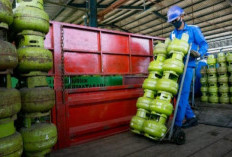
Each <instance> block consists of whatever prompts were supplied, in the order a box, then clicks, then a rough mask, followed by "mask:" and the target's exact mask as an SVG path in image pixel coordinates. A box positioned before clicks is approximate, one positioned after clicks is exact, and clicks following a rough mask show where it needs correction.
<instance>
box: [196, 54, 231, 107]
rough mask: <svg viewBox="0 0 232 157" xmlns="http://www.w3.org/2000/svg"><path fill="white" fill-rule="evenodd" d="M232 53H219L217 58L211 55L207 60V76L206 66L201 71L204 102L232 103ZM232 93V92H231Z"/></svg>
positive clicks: (202, 98) (202, 99)
mask: <svg viewBox="0 0 232 157" xmlns="http://www.w3.org/2000/svg"><path fill="white" fill-rule="evenodd" d="M231 56H232V55H231V53H230V52H228V53H227V54H225V53H222V52H221V53H218V54H217V56H215V55H213V54H212V55H209V56H208V59H207V64H208V69H207V74H208V75H206V66H203V67H202V69H201V75H202V77H201V80H200V81H201V92H202V97H201V101H202V102H210V103H221V104H228V103H230V102H231V101H230V96H229V95H230V94H229V93H230V87H229V85H231V83H232V81H231V80H230V79H229V76H228V73H231V72H232V68H231V67H232V66H231V65H230V62H231V61H232V57H231ZM231 91H232V90H231Z"/></svg>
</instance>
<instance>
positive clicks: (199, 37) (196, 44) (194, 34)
mask: <svg viewBox="0 0 232 157" xmlns="http://www.w3.org/2000/svg"><path fill="white" fill-rule="evenodd" d="M183 33H187V34H188V35H189V41H188V43H192V48H191V49H192V50H195V51H198V52H199V53H200V54H201V57H203V56H204V54H205V53H206V52H207V50H208V44H207V42H206V40H205V38H204V36H203V34H202V32H201V30H200V28H199V27H198V26H195V25H187V24H186V23H185V25H184V29H182V30H177V29H175V30H173V31H172V32H171V34H170V39H171V40H172V39H174V38H178V39H181V37H182V34H183ZM188 67H196V63H195V58H193V57H191V56H190V58H189V63H188Z"/></svg>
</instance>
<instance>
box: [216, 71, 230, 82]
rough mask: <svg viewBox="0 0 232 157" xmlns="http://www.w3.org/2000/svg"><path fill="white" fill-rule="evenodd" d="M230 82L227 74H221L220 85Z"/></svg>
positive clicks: (219, 77)
mask: <svg viewBox="0 0 232 157" xmlns="http://www.w3.org/2000/svg"><path fill="white" fill-rule="evenodd" d="M228 81H229V77H228V75H227V73H224V74H219V76H218V82H219V83H228Z"/></svg>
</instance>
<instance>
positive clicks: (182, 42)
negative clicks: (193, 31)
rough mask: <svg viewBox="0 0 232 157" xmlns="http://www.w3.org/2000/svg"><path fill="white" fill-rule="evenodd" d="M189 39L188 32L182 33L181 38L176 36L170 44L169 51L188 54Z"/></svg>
mask: <svg viewBox="0 0 232 157" xmlns="http://www.w3.org/2000/svg"><path fill="white" fill-rule="evenodd" d="M188 39H189V35H188V34H186V33H183V34H182V37H181V39H177V38H174V39H173V40H172V42H171V43H170V44H169V45H168V48H167V50H168V53H173V52H181V53H183V56H184V55H186V54H187V52H188V49H189V44H188Z"/></svg>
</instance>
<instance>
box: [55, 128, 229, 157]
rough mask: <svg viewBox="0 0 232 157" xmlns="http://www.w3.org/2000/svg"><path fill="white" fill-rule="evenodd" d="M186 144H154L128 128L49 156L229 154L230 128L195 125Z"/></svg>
mask: <svg viewBox="0 0 232 157" xmlns="http://www.w3.org/2000/svg"><path fill="white" fill-rule="evenodd" d="M185 133H186V143H185V144H184V145H175V144H171V143H157V142H154V141H152V140H149V139H147V138H145V137H143V136H138V135H135V134H133V133H131V132H130V131H128V132H124V133H121V134H117V135H114V136H110V137H106V138H103V139H99V140H96V141H92V142H89V143H85V144H81V145H78V146H74V147H70V148H66V149H63V150H58V151H55V152H53V153H52V154H51V156H52V157H126V156H127V157H170V156H171V157H190V156H191V157H232V129H231V128H223V127H215V126H210V125H203V124H199V125H198V126H196V127H193V128H189V129H185Z"/></svg>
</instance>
